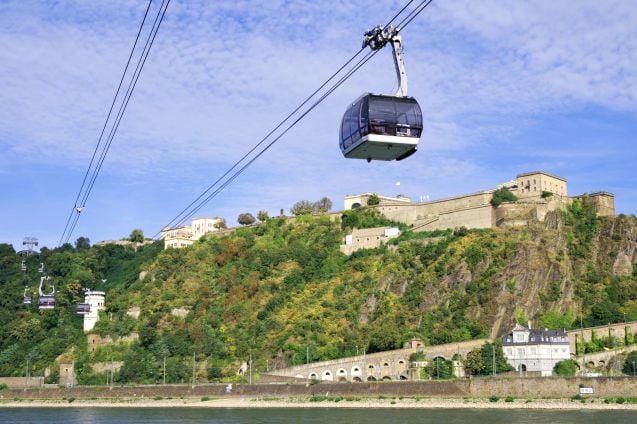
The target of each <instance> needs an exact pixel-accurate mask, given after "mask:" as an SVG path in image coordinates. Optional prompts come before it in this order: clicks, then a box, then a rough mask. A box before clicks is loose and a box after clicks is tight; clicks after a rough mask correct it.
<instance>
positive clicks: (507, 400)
mask: <svg viewBox="0 0 637 424" xmlns="http://www.w3.org/2000/svg"><path fill="white" fill-rule="evenodd" d="M514 400H515V398H514V397H513V396H507V397H506V399H504V401H505V402H509V403H510V402H513V401H514Z"/></svg>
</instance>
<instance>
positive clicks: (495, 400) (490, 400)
mask: <svg viewBox="0 0 637 424" xmlns="http://www.w3.org/2000/svg"><path fill="white" fill-rule="evenodd" d="M499 400H500V397H499V396H496V395H491V397H490V398H489V402H497V401H499Z"/></svg>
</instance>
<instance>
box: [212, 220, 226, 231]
mask: <svg viewBox="0 0 637 424" xmlns="http://www.w3.org/2000/svg"><path fill="white" fill-rule="evenodd" d="M214 227H215V228H216V229H217V230H225V229H226V228H228V226H227V225H226V220H225V219H220V220H219V221H217V222H215V223H214Z"/></svg>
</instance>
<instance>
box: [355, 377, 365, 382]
mask: <svg viewBox="0 0 637 424" xmlns="http://www.w3.org/2000/svg"><path fill="white" fill-rule="evenodd" d="M352 381H353V382H354V383H361V382H362V381H363V380H361V378H360V377H354V378H352Z"/></svg>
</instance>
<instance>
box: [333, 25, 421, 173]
mask: <svg viewBox="0 0 637 424" xmlns="http://www.w3.org/2000/svg"><path fill="white" fill-rule="evenodd" d="M387 43H391V45H392V50H393V53H394V64H395V66H396V75H397V76H398V90H397V91H396V93H395V94H394V95H385V94H372V93H366V94H363V95H362V96H361V97H359V98H358V99H357V100H356V101H354V102H353V103H352V104H351V105H350V106H349V108H348V109H347V110H346V111H345V114H344V115H343V120H342V121H341V132H340V147H341V151H342V152H343V156H345V157H346V158H348V159H366V160H367V161H368V162H370V161H372V160H386V161H389V160H402V159H405V158H407V157H409V156H411V155H412V154H414V153H415V152H416V150H417V148H418V147H417V146H418V141H419V140H420V135H421V133H422V111H421V110H420V106H419V105H418V102H417V101H416V99H414V98H413V97H408V96H407V74H406V72H405V64H404V61H403V55H402V45H401V43H402V41H401V37H400V36H399V35H398V29H396V28H394V27H391V26H388V27H386V28H383V27H381V26H378V27H376V28H374V29H372V30H370V31H368V32H366V33H365V40H364V42H363V47H366V46H369V47H370V48H371V49H372V50H379V49H381V48H383V47H384V46H385V45H386V44H387Z"/></svg>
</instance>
